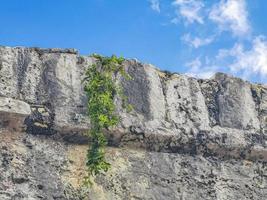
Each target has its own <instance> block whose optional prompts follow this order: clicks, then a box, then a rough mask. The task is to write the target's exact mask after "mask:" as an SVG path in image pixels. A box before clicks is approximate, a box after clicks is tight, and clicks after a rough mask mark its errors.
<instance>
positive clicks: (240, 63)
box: [218, 36, 267, 78]
mask: <svg viewBox="0 0 267 200" xmlns="http://www.w3.org/2000/svg"><path fill="white" fill-rule="evenodd" d="M228 57H230V58H231V57H232V58H233V62H232V63H231V64H230V65H229V68H230V70H231V72H233V73H241V74H242V76H243V77H244V78H249V77H250V76H251V75H259V76H261V77H262V78H264V77H265V78H266V77H267V40H266V38H265V37H263V36H258V37H256V38H254V40H253V41H252V46H251V49H248V50H245V48H244V46H243V45H242V44H235V45H234V47H233V48H232V49H230V50H220V53H219V56H218V58H220V59H227V58H228Z"/></svg>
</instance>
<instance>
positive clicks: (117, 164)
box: [0, 47, 267, 200]
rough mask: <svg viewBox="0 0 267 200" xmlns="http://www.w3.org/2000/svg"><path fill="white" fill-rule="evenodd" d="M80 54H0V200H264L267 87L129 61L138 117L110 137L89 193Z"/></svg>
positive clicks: (129, 117)
mask: <svg viewBox="0 0 267 200" xmlns="http://www.w3.org/2000/svg"><path fill="white" fill-rule="evenodd" d="M94 62H95V60H94V58H92V57H89V56H80V55H79V54H78V53H77V52H76V51H75V50H73V49H65V50H64V49H39V48H23V47H15V48H10V47H0V138H1V139H0V199H3V200H7V199H30V200H31V199H93V200H94V199H96V200H97V199H108V200H109V199H115V200H117V199H127V200H128V199H142V200H143V199H147V200H148V199H149V200H150V199H157V200H162V199H164V200H165V199H166V200H168V199H170V200H172V199H184V200H187V199H218V200H226V199H259V200H260V199H265V198H266V196H267V164H266V162H267V142H266V138H267V87H266V86H264V85H257V84H251V83H249V82H246V81H243V80H241V79H239V78H235V77H232V76H229V75H226V74H222V73H217V74H216V75H215V76H214V77H213V78H211V79H206V80H200V79H199V80H198V79H195V78H191V77H188V76H185V75H182V74H169V73H163V72H161V71H160V70H159V69H156V68H155V67H154V66H152V65H149V64H142V63H140V62H138V61H136V60H126V61H125V62H124V66H125V68H126V70H127V71H128V73H129V74H130V75H131V76H132V77H133V80H131V81H125V80H123V79H121V82H122V84H123V88H124V90H125V94H126V95H127V96H128V99H129V102H130V104H131V105H132V106H133V107H134V110H133V111H132V112H130V113H127V112H125V111H124V110H123V109H122V108H121V103H120V100H119V99H117V100H116V104H117V108H118V110H117V112H118V113H119V114H120V117H121V119H122V121H121V123H120V125H119V126H118V127H116V128H114V129H112V130H109V131H107V133H106V134H107V137H108V139H109V147H108V149H107V159H108V160H109V161H110V162H111V163H112V168H111V170H110V171H109V172H108V173H107V174H106V175H99V176H98V177H96V179H95V180H94V181H95V183H94V184H93V186H92V187H91V188H84V187H82V180H83V177H84V175H85V167H84V166H85V155H86V150H87V145H86V144H87V143H88V138H87V137H85V134H84V133H85V132H86V130H87V129H88V128H90V123H89V122H88V119H87V117H86V96H85V94H84V92H83V86H82V83H81V82H82V79H83V75H84V71H85V69H86V68H87V67H88V66H89V65H91V64H92V63H94Z"/></svg>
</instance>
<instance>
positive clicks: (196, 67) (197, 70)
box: [185, 57, 217, 79]
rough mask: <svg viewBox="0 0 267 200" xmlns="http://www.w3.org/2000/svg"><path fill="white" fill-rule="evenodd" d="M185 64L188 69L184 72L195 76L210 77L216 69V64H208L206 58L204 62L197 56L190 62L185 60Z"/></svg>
mask: <svg viewBox="0 0 267 200" xmlns="http://www.w3.org/2000/svg"><path fill="white" fill-rule="evenodd" d="M185 65H186V66H187V67H188V70H187V72H186V73H185V74H186V75H188V76H192V77H197V78H205V79H206V78H210V77H212V76H213V75H214V74H215V73H216V71H217V67H216V66H214V65H209V60H208V59H207V58H206V60H205V61H204V63H203V61H201V59H200V58H199V57H198V58H196V59H194V60H192V61H190V62H187V63H186V64H185Z"/></svg>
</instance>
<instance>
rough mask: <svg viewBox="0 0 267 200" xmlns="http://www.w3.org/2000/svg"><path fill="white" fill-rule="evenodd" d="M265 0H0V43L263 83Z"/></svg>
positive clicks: (266, 29) (266, 66)
mask: <svg viewBox="0 0 267 200" xmlns="http://www.w3.org/2000/svg"><path fill="white" fill-rule="evenodd" d="M266 10H267V1H265V0H2V1H1V12H0V17H1V26H0V27H1V28H0V44H1V45H7V46H38V47H60V48H70V47H71V48H76V49H78V50H79V51H80V53H81V54H83V55H89V54H91V53H100V54H103V55H112V54H116V55H120V56H124V57H127V58H137V59H138V60H140V61H143V62H147V63H151V64H153V65H155V66H157V67H159V68H161V69H163V70H169V71H172V72H180V73H187V74H188V75H191V76H197V77H203V78H208V77H210V76H212V74H213V73H215V72H217V71H222V72H226V73H230V74H233V75H235V76H239V77H242V78H245V79H247V80H251V81H253V82H261V83H267V38H266V37H267V12H266Z"/></svg>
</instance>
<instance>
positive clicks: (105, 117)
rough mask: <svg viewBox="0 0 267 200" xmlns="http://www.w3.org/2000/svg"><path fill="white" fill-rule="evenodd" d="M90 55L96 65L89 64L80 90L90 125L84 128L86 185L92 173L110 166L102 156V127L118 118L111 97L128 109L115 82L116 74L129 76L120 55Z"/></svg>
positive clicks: (104, 138)
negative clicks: (120, 100) (87, 144)
mask: <svg viewBox="0 0 267 200" xmlns="http://www.w3.org/2000/svg"><path fill="white" fill-rule="evenodd" d="M93 57H94V58H96V64H93V65H91V66H89V68H88V69H87V71H86V77H85V79H84V81H85V86H84V91H85V92H86V95H87V97H88V104H87V107H88V116H89V119H90V125H91V128H90V130H89V131H88V136H89V137H90V138H91V144H90V145H89V146H90V148H89V149H88V152H87V163H86V166H87V171H88V176H87V177H86V179H85V182H86V183H87V184H91V179H90V178H91V177H92V176H95V175H97V174H99V173H101V172H107V171H108V169H109V168H110V167H111V166H110V163H108V162H107V161H106V159H105V147H106V145H107V139H106V137H105V135H104V130H105V129H108V128H110V127H114V126H116V125H117V124H118V123H119V120H120V119H119V117H118V115H117V114H116V105H115V103H114V98H115V97H116V96H118V97H120V98H121V99H122V105H123V107H124V108H127V110H130V109H131V106H129V105H127V98H126V97H125V95H124V94H123V89H122V87H121V85H120V84H119V82H118V81H117V77H118V75H121V76H123V77H124V78H125V79H130V76H129V75H128V74H127V73H126V72H125V70H124V68H123V66H122V63H123V61H124V58H122V57H116V56H111V57H102V56H100V55H96V54H93Z"/></svg>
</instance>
